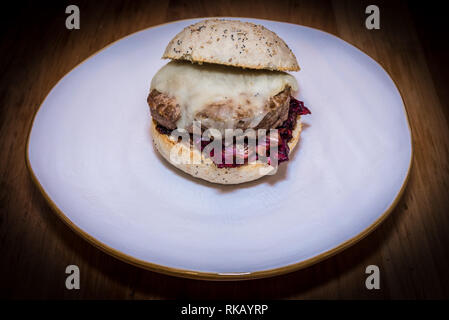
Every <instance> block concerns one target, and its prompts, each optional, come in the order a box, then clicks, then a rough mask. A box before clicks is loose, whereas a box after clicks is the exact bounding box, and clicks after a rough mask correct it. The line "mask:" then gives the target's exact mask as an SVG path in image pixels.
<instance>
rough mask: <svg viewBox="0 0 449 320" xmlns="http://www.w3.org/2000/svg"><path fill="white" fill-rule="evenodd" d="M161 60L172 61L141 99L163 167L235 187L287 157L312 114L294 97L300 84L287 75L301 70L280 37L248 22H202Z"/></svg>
mask: <svg viewBox="0 0 449 320" xmlns="http://www.w3.org/2000/svg"><path fill="white" fill-rule="evenodd" d="M162 58H164V59H171V61H170V62H168V63H167V64H166V65H165V66H163V67H162V68H161V69H160V70H159V71H158V72H157V73H156V74H155V75H154V77H153V79H152V81H151V86H150V92H149V95H148V98H147V102H148V105H149V107H150V112H151V116H152V124H151V132H152V139H153V143H154V146H155V147H156V149H157V150H158V152H159V153H160V154H161V155H162V156H163V157H164V158H165V159H166V160H167V161H168V162H170V163H171V164H172V165H174V166H176V167H177V168H179V169H181V170H182V171H184V172H186V173H188V174H190V175H192V176H194V177H197V178H200V179H204V180H207V181H209V182H213V183H220V184H238V183H243V182H247V181H251V180H255V179H258V178H261V177H263V176H265V175H267V174H274V173H275V172H276V170H277V163H279V162H284V161H287V160H288V156H289V153H290V152H291V151H292V150H293V148H294V147H295V146H296V144H297V143H298V140H299V136H300V133H301V115H304V114H308V113H310V111H309V110H308V109H307V108H306V107H305V106H304V104H303V103H302V102H301V101H298V100H296V99H295V98H294V97H293V96H294V95H295V94H296V93H297V91H298V83H297V81H296V79H295V78H294V77H293V76H292V75H290V74H288V73H287V71H299V69H300V68H299V65H298V62H297V60H296V57H295V55H294V54H293V52H292V51H291V50H290V48H289V47H288V46H287V44H286V43H285V42H284V41H283V40H282V39H281V38H280V37H279V36H277V35H276V34H275V33H274V32H272V31H270V30H268V29H266V28H265V27H263V26H261V25H255V24H253V23H249V22H242V21H238V20H221V19H209V20H203V21H200V22H198V23H195V24H193V25H190V26H188V27H186V28H185V29H184V30H182V31H181V32H180V33H178V34H177V35H176V36H175V37H174V38H173V39H172V40H171V41H170V42H169V43H168V45H167V47H166V49H165V52H164V54H163V56H162ZM174 132H176V135H174V134H173V133H174ZM184 137H187V139H184ZM253 142H254V143H253ZM212 144H213V147H212V148H210V146H211V145H212Z"/></svg>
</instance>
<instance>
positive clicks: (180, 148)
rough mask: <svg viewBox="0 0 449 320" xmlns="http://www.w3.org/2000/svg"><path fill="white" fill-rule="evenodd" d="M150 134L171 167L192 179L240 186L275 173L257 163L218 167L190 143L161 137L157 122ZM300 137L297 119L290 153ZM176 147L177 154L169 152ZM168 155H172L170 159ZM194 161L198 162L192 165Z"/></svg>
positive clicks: (165, 135) (272, 169) (153, 124)
mask: <svg viewBox="0 0 449 320" xmlns="http://www.w3.org/2000/svg"><path fill="white" fill-rule="evenodd" d="M151 134H152V138H153V143H154V145H155V147H156V149H157V150H158V151H159V153H160V154H161V155H162V156H163V157H164V158H165V159H166V160H167V161H168V162H169V163H170V164H172V165H173V166H175V167H176V168H178V169H180V170H182V171H184V172H185V173H187V174H190V175H191V176H193V177H195V178H200V179H203V180H206V181H209V182H212V183H219V184H239V183H243V182H248V181H253V180H256V179H259V178H262V177H263V176H265V175H272V174H274V173H276V170H277V167H273V166H270V165H269V164H267V163H262V162H257V163H255V164H246V165H242V166H238V167H234V168H218V167H217V166H216V165H215V163H214V162H213V161H212V159H210V158H208V157H205V156H204V155H203V154H202V153H201V152H200V151H199V150H198V149H196V148H193V147H191V146H190V143H183V142H177V141H174V140H172V138H171V137H170V136H169V135H167V134H162V133H160V132H159V131H158V130H157V129H156V123H155V122H154V121H152V125H151ZM300 134H301V116H298V119H297V121H296V125H295V129H294V130H293V133H292V136H293V137H292V139H291V140H290V142H288V147H289V149H290V153H291V152H292V150H293V148H294V147H295V146H296V145H297V144H298V141H299V136H300ZM173 147H176V149H174V150H177V152H172V151H171V150H172V148H173ZM170 153H172V155H171V156H170ZM193 159H198V160H199V159H201V160H199V161H196V162H198V163H193Z"/></svg>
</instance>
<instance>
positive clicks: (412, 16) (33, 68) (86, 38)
mask: <svg viewBox="0 0 449 320" xmlns="http://www.w3.org/2000/svg"><path fill="white" fill-rule="evenodd" d="M69 4H77V5H78V6H79V8H80V11H81V29H80V30H76V31H75V30H74V31H70V30H67V29H66V28H65V18H66V14H65V8H66V6H67V5H69ZM368 4H377V5H378V6H379V7H380V11H381V29H380V30H371V31H370V30H367V29H366V28H365V27H364V20H365V18H366V14H365V13H364V11H365V8H366V6H367V5H368ZM439 6H441V4H440V2H437V1H435V2H422V1H420V2H419V3H416V4H414V3H413V4H412V3H407V2H399V1H369V2H366V1H363V2H359V1H283V0H276V1H272V2H268V1H264V2H260V1H232V0H228V1H221V0H214V1H200V2H197V1H178V0H171V1H164V0H159V1H129V2H125V1H81V0H79V1H78V0H77V1H70V2H67V1H58V2H55V3H54V4H52V3H51V2H45V1H36V2H24V1H20V2H19V4H16V5H15V6H14V7H10V8H5V7H4V6H3V4H2V10H1V24H2V26H1V29H0V35H1V38H0V39H1V42H0V259H1V262H0V297H2V298H38V299H42V298H69V299H86V298H88V299H91V298H99V299H109V298H113V299H142V298H144V299H165V298H205V299H207V298H254V299H259V298H282V299H284V298H286V299H298V298H307V299H309V298H324V299H335V298H369V299H371V298H372V299H398V298H419V299H421V298H448V297H449V250H448V244H449V210H448V209H449V201H448V196H449V191H448V188H449V179H448V175H449V165H448V158H449V157H448V156H449V134H448V133H449V132H448V131H449V130H448V116H449V108H448V101H449V97H448V94H449V93H448V80H449V72H448V63H447V59H448V31H449V30H448V29H449V28H448V22H447V18H446V17H445V11H444V8H443V7H439ZM205 16H243V17H254V18H265V19H272V20H279V21H287V22H292V23H297V24H301V25H306V26H310V27H314V28H318V29H322V30H325V31H327V32H330V33H332V34H335V35H337V36H339V37H341V38H342V39H344V40H346V41H348V42H349V43H351V44H354V45H356V46H357V47H359V48H361V49H362V50H363V51H365V52H366V53H367V54H369V55H370V56H371V57H373V58H374V59H375V60H377V61H378V62H379V63H380V64H381V65H383V67H384V68H385V69H386V70H387V71H388V72H389V73H390V75H391V76H392V78H393V79H394V80H395V82H396V83H397V85H398V87H399V89H400V91H401V93H402V95H403V98H404V101H405V104H406V108H407V110H408V113H409V117H410V122H411V128H412V131H413V139H414V148H415V150H414V151H415V152H414V165H413V169H412V172H411V176H410V181H409V184H408V187H407V189H406V191H405V194H404V196H403V198H402V200H401V201H400V203H399V205H398V206H397V208H396V209H395V210H394V212H393V213H392V214H391V216H390V217H389V218H388V219H387V220H386V221H385V222H384V223H383V224H382V225H381V226H380V227H379V228H378V229H377V230H375V231H374V232H373V233H372V234H370V235H369V236H368V237H367V238H365V239H364V240H362V241H361V242H359V243H358V244H356V245H354V246H353V247H351V248H349V249H347V250H346V251H344V252H343V253H340V254H338V255H337V256H334V257H332V258H330V259H328V260H325V261H324V262H321V263H319V264H317V265H314V266H312V267H309V268H307V269H304V270H300V271H297V272H294V273H291V274H287V275H283V276H278V277H274V278H269V279H261V280H252V281H244V282H206V281H198V280H188V279H180V278H175V277H170V276H165V275H161V274H157V273H153V272H149V271H145V270H141V269H139V268H136V267H133V266H131V265H128V264H126V263H123V262H121V261H118V260H116V259H114V258H112V257H110V256H108V255H106V254H104V253H103V252H101V251H99V250H98V249H96V248H94V247H93V246H91V245H90V244H89V243H87V242H86V241H85V240H83V239H82V238H80V237H78V236H77V235H76V234H75V233H74V232H72V231H71V229H69V228H68V227H67V226H66V225H65V224H64V223H63V222H61V221H60V220H59V218H57V216H56V215H55V214H54V213H53V212H52V210H51V209H50V208H49V206H48V205H47V204H46V202H45V201H44V198H43V197H42V196H41V194H40V193H39V191H38V190H37V189H36V187H35V186H34V185H33V183H32V182H31V180H30V177H29V175H28V172H27V170H26V167H25V158H24V154H25V143H26V137H27V132H28V130H29V128H30V126H31V121H32V116H33V114H34V112H35V111H36V110H37V108H38V107H39V105H40V104H41V102H42V101H43V99H44V98H45V96H46V95H47V93H48V92H49V91H50V90H51V88H52V87H53V86H54V85H55V84H56V82H57V81H58V80H59V79H60V78H61V77H62V76H64V75H65V74H66V73H67V72H68V71H70V70H71V69H72V68H73V67H74V66H76V65H77V64H78V63H80V62H81V61H83V60H84V59H86V58H87V57H89V56H90V55H91V54H93V53H95V52H96V51H98V50H100V49H101V48H103V47H104V46H106V45H107V44H109V43H111V42H112V41H115V40H117V39H120V38H122V37H124V36H126V35H127V34H129V33H132V32H134V31H137V30H141V29H144V28H147V27H150V26H153V25H157V24H161V23H164V22H168V21H173V20H177V19H184V18H191V17H205ZM297 54H298V55H299V56H300V54H301V53H300V52H298V53H297ZM385 116H386V117H388V114H386V115H385ZM69 264H76V265H78V266H79V267H80V270H81V289H80V290H77V291H69V290H66V289H65V286H64V281H65V276H66V275H65V273H64V271H65V267H66V266H67V265H69ZM369 264H376V265H378V266H379V267H380V271H381V289H380V290H377V291H368V290H367V289H365V286H364V281H365V277H366V275H365V273H364V271H365V267H366V266H367V265H369Z"/></svg>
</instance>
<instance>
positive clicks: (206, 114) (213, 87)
mask: <svg viewBox="0 0 449 320" xmlns="http://www.w3.org/2000/svg"><path fill="white" fill-rule="evenodd" d="M286 86H290V87H291V88H292V90H293V91H297V90H298V84H297V82H296V79H295V78H294V77H293V76H291V75H290V74H288V73H284V72H276V71H269V70H249V69H242V68H234V67H227V66H222V65H216V64H203V65H197V64H192V63H190V62H178V61H172V62H169V63H168V64H166V65H165V66H164V67H162V68H161V69H160V70H159V71H158V72H157V73H156V75H155V76H154V77H153V80H152V81H151V89H156V90H158V91H159V92H161V93H164V94H166V95H168V96H170V97H173V98H175V99H176V102H177V103H178V104H179V105H180V107H181V118H180V119H179V120H178V122H177V126H178V128H186V129H188V128H189V127H191V125H192V123H193V121H194V120H199V121H201V125H202V126H205V127H208V128H215V129H219V130H221V129H225V128H235V127H236V125H237V122H240V123H246V124H247V127H249V128H253V127H255V126H257V124H258V123H259V122H260V121H261V120H262V119H263V118H264V117H265V115H266V114H267V112H268V111H269V110H268V108H267V106H266V105H267V102H268V101H269V99H270V98H271V97H273V96H274V95H276V94H278V93H279V92H281V91H283V90H284V89H285V88H286ZM242 121H243V122H242Z"/></svg>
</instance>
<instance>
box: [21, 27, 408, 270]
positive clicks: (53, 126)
mask: <svg viewBox="0 0 449 320" xmlns="http://www.w3.org/2000/svg"><path fill="white" fill-rule="evenodd" d="M242 20H247V21H251V22H255V23H259V24H263V25H264V26H265V27H267V28H269V29H271V30H273V31H275V32H276V33H277V34H278V35H279V36H280V37H282V38H283V39H284V40H285V41H286V42H287V44H288V45H289V46H290V48H291V49H292V50H293V52H294V53H295V54H296V56H297V57H298V60H299V63H300V65H301V67H302V69H301V71H300V72H297V73H296V72H295V73H293V74H294V76H296V77H297V79H298V82H299V85H300V94H299V99H301V100H303V101H304V102H305V105H306V106H308V107H309V108H310V109H311V111H312V115H309V116H304V117H303V122H304V124H305V126H304V130H303V132H302V136H301V141H300V144H299V147H298V148H297V149H295V152H293V155H292V156H291V160H290V161H289V162H288V163H284V164H281V168H280V169H279V172H278V174H277V175H276V176H270V177H265V178H263V179H261V180H259V181H256V182H252V183H247V184H243V185H239V186H219V185H213V184H209V183H206V182H201V181H198V180H196V179H193V178H190V177H189V176H187V175H186V174H183V173H181V172H180V171H178V170H177V169H175V168H173V167H172V166H170V165H168V164H167V163H166V162H165V161H164V160H163V159H162V158H161V157H160V156H159V155H158V154H157V153H156V152H155V150H154V149H153V146H152V142H151V137H150V130H149V127H150V116H149V109H148V106H147V103H146V97H147V94H148V91H149V85H150V81H151V78H152V77H153V75H154V74H155V73H156V71H157V70H158V69H159V68H160V67H161V66H162V65H164V64H165V63H166V61H163V60H161V59H160V57H161V55H162V53H163V51H164V49H165V46H166V44H167V43H168V41H169V40H170V39H171V38H172V37H173V36H174V35H175V34H177V33H178V32H179V31H180V30H182V28H184V27H185V26H187V25H189V24H192V23H194V22H196V21H198V19H193V20H184V21H178V22H174V23H170V24H165V25H162V26H158V27H154V28H150V29H147V30H143V31H141V32H138V33H136V34H133V35H131V36H128V37H126V38H124V39H122V40H120V41H118V42H116V43H114V44H112V45H111V46H109V47H108V48H106V49H104V50H102V51H100V52H99V53H97V54H95V55H94V56H92V57H91V58H89V59H88V60H86V61H85V62H84V63H82V64H81V65H79V66H78V67H76V68H75V69H74V70H72V71H71V72H70V73H69V74H67V75H66V76H65V77H64V78H63V79H62V80H61V81H60V82H59V83H58V84H57V85H56V86H55V87H54V88H53V90H52V91H51V92H50V93H49V95H48V96H47V98H46V99H45V101H44V103H43V104H42V105H41V107H40V109H39V111H38V112H37V114H36V116H35V119H34V123H33V126H32V129H31V132H30V136H29V141H28V147H27V151H28V166H29V168H30V171H31V172H32V175H33V178H34V179H35V181H36V182H37V184H38V186H39V188H40V189H41V191H42V192H43V193H44V195H45V197H46V198H47V200H49V202H50V204H51V205H52V207H53V208H54V209H56V211H57V212H58V214H59V215H60V216H61V217H62V218H63V220H64V221H65V222H67V223H68V224H69V225H70V226H71V227H73V228H74V229H75V230H76V231H78V232H79V233H81V235H82V236H83V237H85V238H87V239H88V240H89V241H91V242H92V243H94V244H95V245H96V246H98V247H100V248H101V249H103V250H105V251H106V252H108V253H110V254H112V255H114V256H116V257H118V258H120V259H123V260H125V261H128V262H130V263H133V264H136V265H139V266H142V267H145V268H148V269H152V270H156V271H160V272H165V273H170V274H176V275H180V276H186V277H196V278H208V279H217V278H218V279H244V278H255V277H264V276H269V275H274V274H279V273H284V272H287V271H292V270H295V269H298V268H301V267H304V266H306V265H310V264H312V263H314V262H317V261H319V260H321V259H323V258H325V257H327V256H329V255H331V254H334V253H335V252H337V251H339V250H341V249H343V248H345V247H347V246H349V245H351V244H353V243H354V242H356V241H357V240H359V239H360V238H362V237H363V236H364V235H366V234H367V233H368V232H369V231H371V230H372V229H373V228H374V227H375V226H377V225H378V224H379V223H380V222H381V221H382V220H383V219H384V218H385V217H386V216H387V214H388V213H389V212H390V211H391V209H392V207H393V206H394V204H395V203H396V202H397V200H398V198H399V196H400V194H401V193H402V190H403V189H404V185H405V182H406V179H407V176H408V172H409V168H410V164H411V156H412V142H411V135H410V129H409V126H408V121H407V115H406V112H405V108H404V105H403V102H402V99H401V96H400V94H399V92H398V90H397V88H396V86H395V84H394V83H393V81H392V80H391V78H390V77H389V76H388V74H387V73H386V72H385V71H384V70H383V68H382V67H381V66H380V65H379V64H378V63H376V62H375V61H374V60H373V59H371V58H370V57H368V56H367V55H365V54H364V53H363V52H361V51H360V50H358V49H356V48H355V47H353V46H351V45H350V44H348V43H346V42H344V41H343V40H341V39H338V38H336V37H335V36H332V35H330V34H328V33H324V32H322V31H318V30H315V29H311V28H307V27H303V26H299V25H293V24H287V23H280V22H273V21H265V20H255V19H242Z"/></svg>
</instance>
